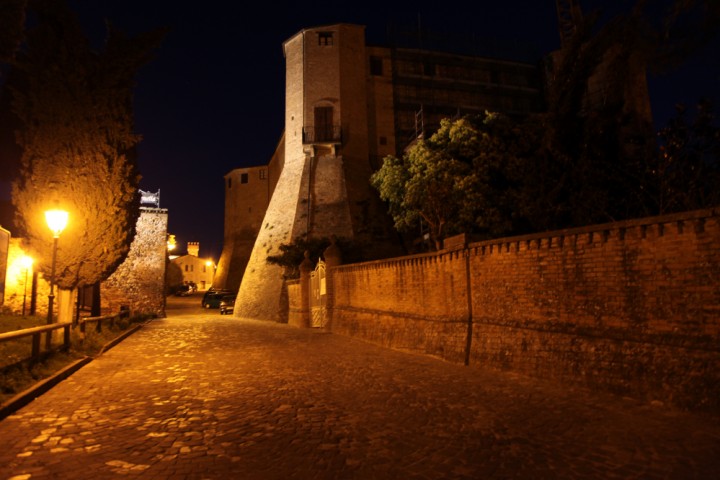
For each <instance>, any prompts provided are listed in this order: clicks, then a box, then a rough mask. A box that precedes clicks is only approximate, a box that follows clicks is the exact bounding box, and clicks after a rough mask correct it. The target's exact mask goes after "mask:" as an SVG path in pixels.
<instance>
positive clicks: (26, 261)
mask: <svg viewBox="0 0 720 480" xmlns="http://www.w3.org/2000/svg"><path fill="white" fill-rule="evenodd" d="M32 264H33V259H32V257H28V256H27V255H23V256H22V257H20V266H21V267H22V268H23V269H25V270H29V269H30V267H32Z"/></svg>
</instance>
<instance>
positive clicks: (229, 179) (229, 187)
mask: <svg viewBox="0 0 720 480" xmlns="http://www.w3.org/2000/svg"><path fill="white" fill-rule="evenodd" d="M227 185H228V190H229V189H231V188H232V178H228V181H227Z"/></svg>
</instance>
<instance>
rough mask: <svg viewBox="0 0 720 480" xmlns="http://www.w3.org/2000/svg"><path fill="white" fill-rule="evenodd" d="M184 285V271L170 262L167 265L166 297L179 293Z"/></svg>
mask: <svg viewBox="0 0 720 480" xmlns="http://www.w3.org/2000/svg"><path fill="white" fill-rule="evenodd" d="M182 284H183V272H182V269H181V268H180V266H179V265H177V264H176V263H173V262H171V261H169V260H168V261H167V262H166V264H165V295H170V294H172V293H175V292H177V291H178V289H179V288H180V287H181V286H182Z"/></svg>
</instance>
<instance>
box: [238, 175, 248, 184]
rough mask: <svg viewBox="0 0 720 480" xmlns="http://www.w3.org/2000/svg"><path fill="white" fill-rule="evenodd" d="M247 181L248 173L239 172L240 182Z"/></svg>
mask: <svg viewBox="0 0 720 480" xmlns="http://www.w3.org/2000/svg"><path fill="white" fill-rule="evenodd" d="M247 182H248V174H247V173H241V174H240V183H247Z"/></svg>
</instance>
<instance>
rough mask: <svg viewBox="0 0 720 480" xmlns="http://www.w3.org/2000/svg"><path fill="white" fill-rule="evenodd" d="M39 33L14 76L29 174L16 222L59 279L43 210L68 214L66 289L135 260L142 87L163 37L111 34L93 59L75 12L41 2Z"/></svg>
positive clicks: (17, 197)
mask: <svg viewBox="0 0 720 480" xmlns="http://www.w3.org/2000/svg"><path fill="white" fill-rule="evenodd" d="M30 6H31V8H33V9H34V10H35V13H36V14H37V19H38V22H37V26H36V27H35V28H33V29H32V30H29V31H28V32H27V35H26V38H27V44H26V45H24V47H23V48H22V49H21V51H20V53H19V54H18V55H17V60H16V62H15V63H14V67H15V69H14V70H13V71H12V72H11V75H10V76H9V78H8V84H9V87H10V89H11V91H12V94H13V101H12V108H13V111H14V113H15V114H16V115H17V117H18V118H19V120H20V121H21V122H22V128H21V129H20V130H18V131H17V132H16V137H17V140H18V143H19V144H20V146H21V148H22V149H23V153H22V159H21V172H20V175H19V177H18V178H17V179H16V181H15V182H14V183H13V192H12V198H13V203H14V205H15V207H16V217H17V218H16V220H17V224H18V226H19V227H20V228H21V230H23V233H24V235H25V236H26V238H27V239H28V240H29V244H30V247H31V249H32V250H34V251H35V255H37V256H39V257H40V258H42V259H43V261H42V262H40V263H39V268H40V269H41V270H42V271H43V273H44V274H45V275H46V276H49V273H50V267H51V260H50V259H51V258H52V253H51V252H52V242H53V239H52V235H51V234H50V231H49V230H48V227H47V226H46V224H45V221H44V217H43V212H44V211H45V210H47V209H50V208H62V209H65V210H67V211H68V212H69V223H68V226H67V228H66V229H65V231H64V232H63V233H62V235H61V239H60V242H59V249H58V254H57V267H56V275H55V279H56V282H57V285H58V287H59V288H61V289H66V290H70V289H74V288H76V287H79V286H84V285H91V284H94V283H96V282H98V281H101V280H104V279H105V278H107V277H108V276H109V275H110V274H111V273H112V272H113V271H114V270H115V269H116V268H117V266H118V265H120V263H122V261H123V260H124V259H125V258H126V256H127V254H128V251H129V249H130V243H131V242H132V239H133V238H134V235H135V224H136V222H137V218H138V216H139V197H138V183H139V180H140V175H139V172H138V169H137V164H136V154H135V147H136V145H137V143H138V142H139V141H140V136H139V135H136V134H134V133H133V116H132V115H133V112H132V88H133V86H134V83H133V82H134V77H135V75H136V72H137V70H138V68H139V67H140V66H141V65H143V64H144V63H146V62H147V61H148V59H149V53H150V51H151V50H152V49H153V48H155V47H156V46H157V45H158V42H159V41H160V38H161V35H162V33H161V32H154V33H150V34H145V35H141V36H138V37H136V38H127V37H125V36H124V35H123V34H121V33H120V32H118V31H116V30H115V29H113V28H112V27H111V26H109V27H108V36H107V39H106V43H105V45H104V48H103V49H102V51H100V52H96V51H93V50H92V49H91V47H90V45H89V42H88V40H87V39H86V38H85V37H84V35H83V33H82V31H81V28H80V25H79V23H78V21H77V19H76V18H75V17H74V15H73V14H72V13H71V12H70V11H69V9H68V8H67V6H66V5H64V3H62V2H61V1H56V0H39V1H31V4H30Z"/></svg>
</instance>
